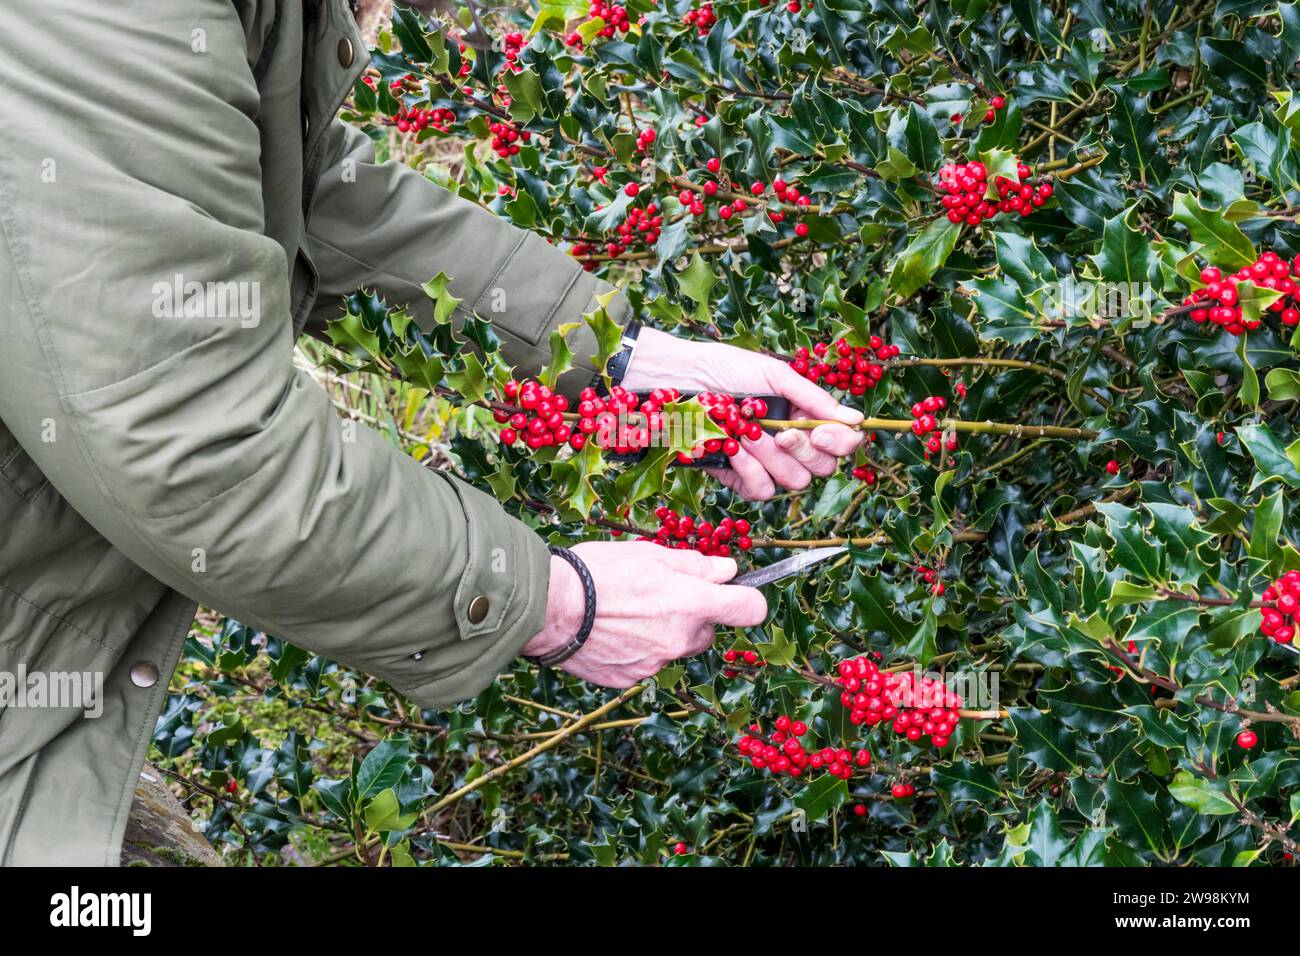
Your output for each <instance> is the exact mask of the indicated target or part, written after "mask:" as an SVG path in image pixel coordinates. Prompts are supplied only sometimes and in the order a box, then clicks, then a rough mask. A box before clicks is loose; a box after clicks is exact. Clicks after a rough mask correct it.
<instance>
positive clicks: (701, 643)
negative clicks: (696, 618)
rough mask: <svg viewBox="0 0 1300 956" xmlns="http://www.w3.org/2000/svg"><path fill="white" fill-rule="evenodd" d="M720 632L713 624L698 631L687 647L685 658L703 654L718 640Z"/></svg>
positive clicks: (706, 625)
mask: <svg viewBox="0 0 1300 956" xmlns="http://www.w3.org/2000/svg"><path fill="white" fill-rule="evenodd" d="M717 637H718V632H717V630H716V629H715V628H714V626H713V625H712V624H705V625H703V626H701V627H700V629H699V630H698V631H696V632H695V633H694V634H693V635H692V636H691V638H690V640H689V641H688V643H687V645H686V651H685V653H684V654H683V655H682V656H683V657H694V656H695V655H696V654H703V653H704V652H705V651H707V650H708V649H709V648H710V647H712V646H713V642H714V641H715V640H717Z"/></svg>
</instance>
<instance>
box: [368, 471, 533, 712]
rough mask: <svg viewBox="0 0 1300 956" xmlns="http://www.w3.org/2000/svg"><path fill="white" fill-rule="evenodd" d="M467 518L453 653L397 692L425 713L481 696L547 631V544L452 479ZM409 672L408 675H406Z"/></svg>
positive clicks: (443, 651) (445, 650)
mask: <svg viewBox="0 0 1300 956" xmlns="http://www.w3.org/2000/svg"><path fill="white" fill-rule="evenodd" d="M439 477H441V478H442V479H443V480H445V481H447V482H448V483H449V484H450V485H451V486H452V487H453V488H454V489H455V491H456V494H457V496H458V497H459V499H460V503H461V506H462V508H463V509H464V511H465V523H466V528H467V531H468V555H467V558H466V561H465V566H464V570H463V571H462V573H461V577H460V583H459V585H458V586H457V588H456V593H455V596H454V598H453V602H452V614H453V616H454V617H455V628H454V631H455V632H456V634H457V635H458V636H459V639H458V640H453V642H452V644H451V646H444V647H442V648H440V649H439V650H438V651H437V652H436V653H430V654H429V655H427V658H426V661H427V668H419V667H418V664H417V667H416V668H414V669H410V670H407V672H406V673H405V674H403V675H401V676H400V677H399V678H398V679H397V680H392V679H391V678H390V683H392V684H393V686H394V687H396V688H397V689H398V690H399V691H401V692H402V693H404V694H406V695H407V696H409V697H410V698H411V699H412V700H414V701H415V702H416V703H417V704H419V705H420V706H421V707H426V708H436V707H443V706H446V705H448V704H452V703H456V702H458V701H462V700H467V699H469V698H471V697H475V696H477V695H478V694H480V693H482V692H483V691H484V690H485V689H486V688H487V687H488V686H490V685H491V683H492V682H493V681H494V680H495V679H496V678H497V676H498V675H499V674H500V673H501V672H502V671H505V670H508V669H509V668H510V666H511V663H512V662H513V661H514V659H515V658H516V657H518V656H519V654H520V652H521V651H522V650H523V647H524V645H525V644H527V643H528V641H529V640H530V639H531V638H532V637H534V636H535V635H536V634H537V633H538V632H539V631H541V630H542V628H543V627H544V626H545V624H546V603H547V596H548V590H549V587H550V571H551V554H550V552H549V551H548V550H547V548H546V544H545V542H544V541H543V540H542V538H541V537H540V536H539V535H538V534H537V533H536V532H535V531H533V530H532V529H531V528H529V527H528V526H527V525H525V524H524V523H523V522H521V521H519V520H518V519H516V518H514V517H512V516H511V515H510V514H508V513H507V512H506V511H505V510H504V509H503V508H502V507H501V505H500V504H499V503H498V502H497V501H496V499H494V498H492V497H490V496H488V495H486V494H484V493H483V492H481V491H478V490H476V489H475V488H472V487H470V486H469V485H467V484H465V483H464V482H461V481H459V480H457V479H455V478H452V477H451V476H449V475H445V474H439ZM404 670H405V669H404Z"/></svg>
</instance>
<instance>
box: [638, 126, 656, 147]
mask: <svg viewBox="0 0 1300 956" xmlns="http://www.w3.org/2000/svg"><path fill="white" fill-rule="evenodd" d="M654 141H655V131H654V127H653V126H648V127H646V128H645V129H643V130H642V131H641V132H640V133H638V134H637V137H636V150H637V152H638V153H648V152H649V151H650V146H651V144H653V143H654Z"/></svg>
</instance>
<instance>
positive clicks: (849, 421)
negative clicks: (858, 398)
mask: <svg viewBox="0 0 1300 956" xmlns="http://www.w3.org/2000/svg"><path fill="white" fill-rule="evenodd" d="M836 417H838V418H839V420H840V421H842V422H843V423H844V424H845V425H860V424H862V421H863V419H864V418H865V417H866V416H864V415H863V414H862V413H861V412H860V411H858V410H857V409H856V408H849V407H847V406H845V405H841V406H840V413H839V415H838V416H836Z"/></svg>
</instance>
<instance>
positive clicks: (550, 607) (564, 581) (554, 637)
mask: <svg viewBox="0 0 1300 956" xmlns="http://www.w3.org/2000/svg"><path fill="white" fill-rule="evenodd" d="M586 606H587V600H586V596H585V595H584V593H583V590H582V580H581V579H580V578H579V577H578V573H577V572H576V571H574V570H573V567H572V566H571V565H570V564H569V562H567V561H565V560H564V559H563V558H560V557H557V556H556V555H551V567H550V580H549V583H548V584H547V589H546V624H545V625H544V626H543V627H542V629H541V630H540V631H538V632H537V633H536V634H535V635H533V637H532V639H531V640H529V642H528V643H527V644H525V645H524V648H523V650H522V651H521V652H520V653H522V654H523V655H525V656H527V657H545V656H546V655H547V654H550V653H553V652H554V651H558V650H559V649H560V648H562V647H564V645H565V644H567V643H568V642H569V641H571V640H573V637H574V635H575V634H577V633H578V629H579V628H580V627H582V617H583V613H584V611H585V610H586Z"/></svg>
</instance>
